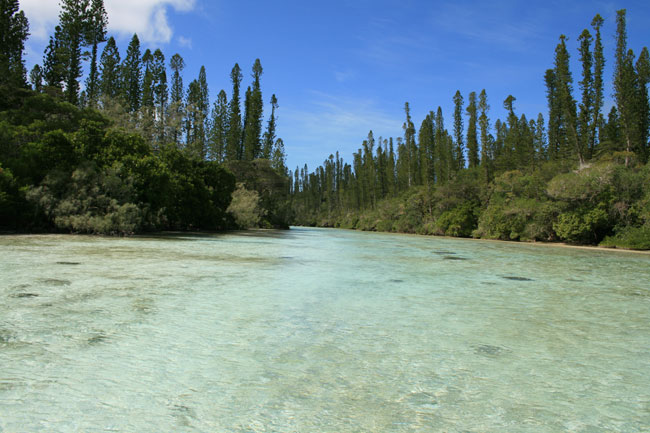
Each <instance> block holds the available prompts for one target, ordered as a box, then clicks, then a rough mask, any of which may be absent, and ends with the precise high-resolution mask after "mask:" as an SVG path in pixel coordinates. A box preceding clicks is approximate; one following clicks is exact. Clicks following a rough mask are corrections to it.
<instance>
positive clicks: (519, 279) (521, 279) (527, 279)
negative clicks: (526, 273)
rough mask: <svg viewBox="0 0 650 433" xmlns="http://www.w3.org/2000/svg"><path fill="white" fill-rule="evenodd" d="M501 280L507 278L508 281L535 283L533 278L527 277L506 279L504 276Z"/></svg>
mask: <svg viewBox="0 0 650 433" xmlns="http://www.w3.org/2000/svg"><path fill="white" fill-rule="evenodd" d="M501 278H505V279H506V280H512V281H535V280H533V279H531V278H526V277H506V276H502V277H501Z"/></svg>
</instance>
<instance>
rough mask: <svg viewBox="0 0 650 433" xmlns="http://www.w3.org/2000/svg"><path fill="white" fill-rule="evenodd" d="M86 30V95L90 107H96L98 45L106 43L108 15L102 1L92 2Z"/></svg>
mask: <svg viewBox="0 0 650 433" xmlns="http://www.w3.org/2000/svg"><path fill="white" fill-rule="evenodd" d="M88 21H89V22H88V26H87V29H86V35H85V39H86V45H90V46H91V47H92V50H91V57H90V72H89V75H88V79H87V81H86V93H87V96H88V101H89V103H90V105H91V106H93V107H94V106H96V105H97V98H98V93H99V74H98V70H97V69H98V67H97V49H98V45H99V44H100V43H102V42H106V27H107V26H108V15H107V14H106V9H104V1H103V0H92V2H91V4H90V10H89V20H88Z"/></svg>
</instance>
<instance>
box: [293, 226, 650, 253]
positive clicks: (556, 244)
mask: <svg viewBox="0 0 650 433" xmlns="http://www.w3.org/2000/svg"><path fill="white" fill-rule="evenodd" d="M291 227H302V228H320V229H332V230H349V231H353V232H362V233H377V234H391V235H403V236H417V237H418V238H423V237H424V238H438V239H454V240H462V241H480V242H494V243H498V244H513V245H536V246H540V247H561V248H571V249H576V250H587V251H607V252H618V253H631V254H642V255H647V256H650V250H634V249H628V248H620V247H604V246H598V245H572V244H568V243H566V242H543V241H506V240H500V239H483V238H467V237H456V236H441V235H429V234H418V233H404V232H388V231H373V230H359V229H355V228H344V227H314V226H300V225H298V226H291Z"/></svg>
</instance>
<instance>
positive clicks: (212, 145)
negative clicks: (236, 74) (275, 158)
mask: <svg viewBox="0 0 650 433" xmlns="http://www.w3.org/2000/svg"><path fill="white" fill-rule="evenodd" d="M229 123H230V122H229V119H228V97H227V96H226V92H225V91H224V90H221V91H220V92H219V95H217V100H216V101H215V103H214V107H213V108H212V121H211V122H210V138H209V142H208V146H209V151H210V159H212V160H214V161H217V162H223V160H224V158H225V156H226V140H227V139H228V126H229ZM269 153H270V151H269ZM268 159H270V158H268Z"/></svg>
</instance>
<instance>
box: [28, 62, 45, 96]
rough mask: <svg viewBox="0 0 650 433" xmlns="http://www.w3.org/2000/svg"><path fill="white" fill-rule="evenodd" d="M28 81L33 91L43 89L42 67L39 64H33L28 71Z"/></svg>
mask: <svg viewBox="0 0 650 433" xmlns="http://www.w3.org/2000/svg"><path fill="white" fill-rule="evenodd" d="M29 82H30V83H32V88H33V89H34V91H35V92H39V93H40V92H42V91H43V69H42V68H41V67H40V66H39V65H34V67H33V68H32V70H31V71H30V73H29Z"/></svg>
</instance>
